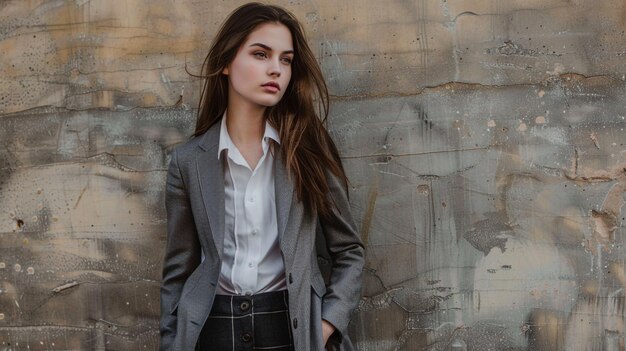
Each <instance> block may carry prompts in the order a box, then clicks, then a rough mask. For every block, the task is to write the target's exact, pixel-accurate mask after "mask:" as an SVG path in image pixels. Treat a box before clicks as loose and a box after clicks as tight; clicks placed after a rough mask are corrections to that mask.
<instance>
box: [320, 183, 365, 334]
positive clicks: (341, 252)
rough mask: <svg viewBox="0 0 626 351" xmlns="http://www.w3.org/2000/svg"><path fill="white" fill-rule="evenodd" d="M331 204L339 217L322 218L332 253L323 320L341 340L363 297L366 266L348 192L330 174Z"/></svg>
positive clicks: (329, 329) (328, 329)
mask: <svg viewBox="0 0 626 351" xmlns="http://www.w3.org/2000/svg"><path fill="white" fill-rule="evenodd" d="M327 176H328V185H329V190H330V194H329V196H330V197H331V202H332V203H334V204H335V206H336V207H335V208H334V209H333V213H334V214H335V218H332V219H321V218H320V224H321V227H322V231H323V233H324V237H325V239H326V246H327V249H328V253H329V254H330V257H331V260H332V266H331V274H330V284H329V285H328V287H327V292H326V294H325V295H324V298H323V300H322V319H324V320H325V321H326V322H329V323H330V324H331V326H328V325H326V324H325V323H323V326H325V327H326V332H329V331H332V327H334V329H335V331H334V333H333V338H336V339H337V340H338V341H340V340H341V338H342V337H343V334H344V333H345V332H346V328H347V326H348V322H349V321H350V314H351V313H352V311H353V310H354V309H355V308H356V306H357V305H358V303H359V299H360V297H361V279H362V271H363V265H364V263H365V262H364V261H365V260H364V248H363V244H362V243H361V240H360V238H359V234H358V233H357V231H356V225H355V224H354V220H353V219H352V214H351V212H350V204H349V202H348V194H347V189H345V188H344V187H343V185H342V184H341V182H340V181H339V179H337V177H335V176H334V175H332V174H330V173H327Z"/></svg>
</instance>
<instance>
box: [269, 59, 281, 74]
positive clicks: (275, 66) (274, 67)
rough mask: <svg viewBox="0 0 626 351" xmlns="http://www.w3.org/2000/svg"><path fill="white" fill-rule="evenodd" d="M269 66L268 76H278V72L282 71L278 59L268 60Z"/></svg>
mask: <svg viewBox="0 0 626 351" xmlns="http://www.w3.org/2000/svg"><path fill="white" fill-rule="evenodd" d="M270 62H271V63H270V66H269V68H268V74H269V75H270V76H276V77H280V73H281V72H282V69H283V68H282V66H281V64H280V59H273V60H270Z"/></svg>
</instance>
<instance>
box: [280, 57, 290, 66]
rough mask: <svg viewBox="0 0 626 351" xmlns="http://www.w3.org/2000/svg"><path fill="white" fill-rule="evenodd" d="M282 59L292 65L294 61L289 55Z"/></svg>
mask: <svg viewBox="0 0 626 351" xmlns="http://www.w3.org/2000/svg"><path fill="white" fill-rule="evenodd" d="M281 61H282V62H283V63H284V64H286V65H290V64H291V63H292V62H293V59H292V58H291V57H288V56H287V57H283V58H282V59H281Z"/></svg>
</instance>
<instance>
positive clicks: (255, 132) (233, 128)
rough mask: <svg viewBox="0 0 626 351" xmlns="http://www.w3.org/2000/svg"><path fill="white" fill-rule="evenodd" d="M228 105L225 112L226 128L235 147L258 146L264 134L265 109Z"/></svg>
mask: <svg viewBox="0 0 626 351" xmlns="http://www.w3.org/2000/svg"><path fill="white" fill-rule="evenodd" d="M230 105H231V104H229V106H228V108H227V110H226V128H227V129H228V135H230V138H231V139H232V140H233V142H234V143H235V145H245V144H260V141H261V139H262V138H263V134H264V133H265V117H264V116H263V113H264V112H265V107H262V108H259V107H256V106H255V107H252V106H250V105H242V104H233V106H230Z"/></svg>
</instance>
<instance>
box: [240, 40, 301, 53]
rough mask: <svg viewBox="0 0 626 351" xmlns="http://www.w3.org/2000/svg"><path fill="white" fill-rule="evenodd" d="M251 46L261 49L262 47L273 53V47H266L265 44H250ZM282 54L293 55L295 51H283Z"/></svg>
mask: <svg viewBox="0 0 626 351" xmlns="http://www.w3.org/2000/svg"><path fill="white" fill-rule="evenodd" d="M250 46H260V47H262V48H263V49H265V50H269V51H272V48H271V47H269V46H267V45H265V44H261V43H254V44H250ZM282 53H283V54H293V50H287V51H283V52H282Z"/></svg>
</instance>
